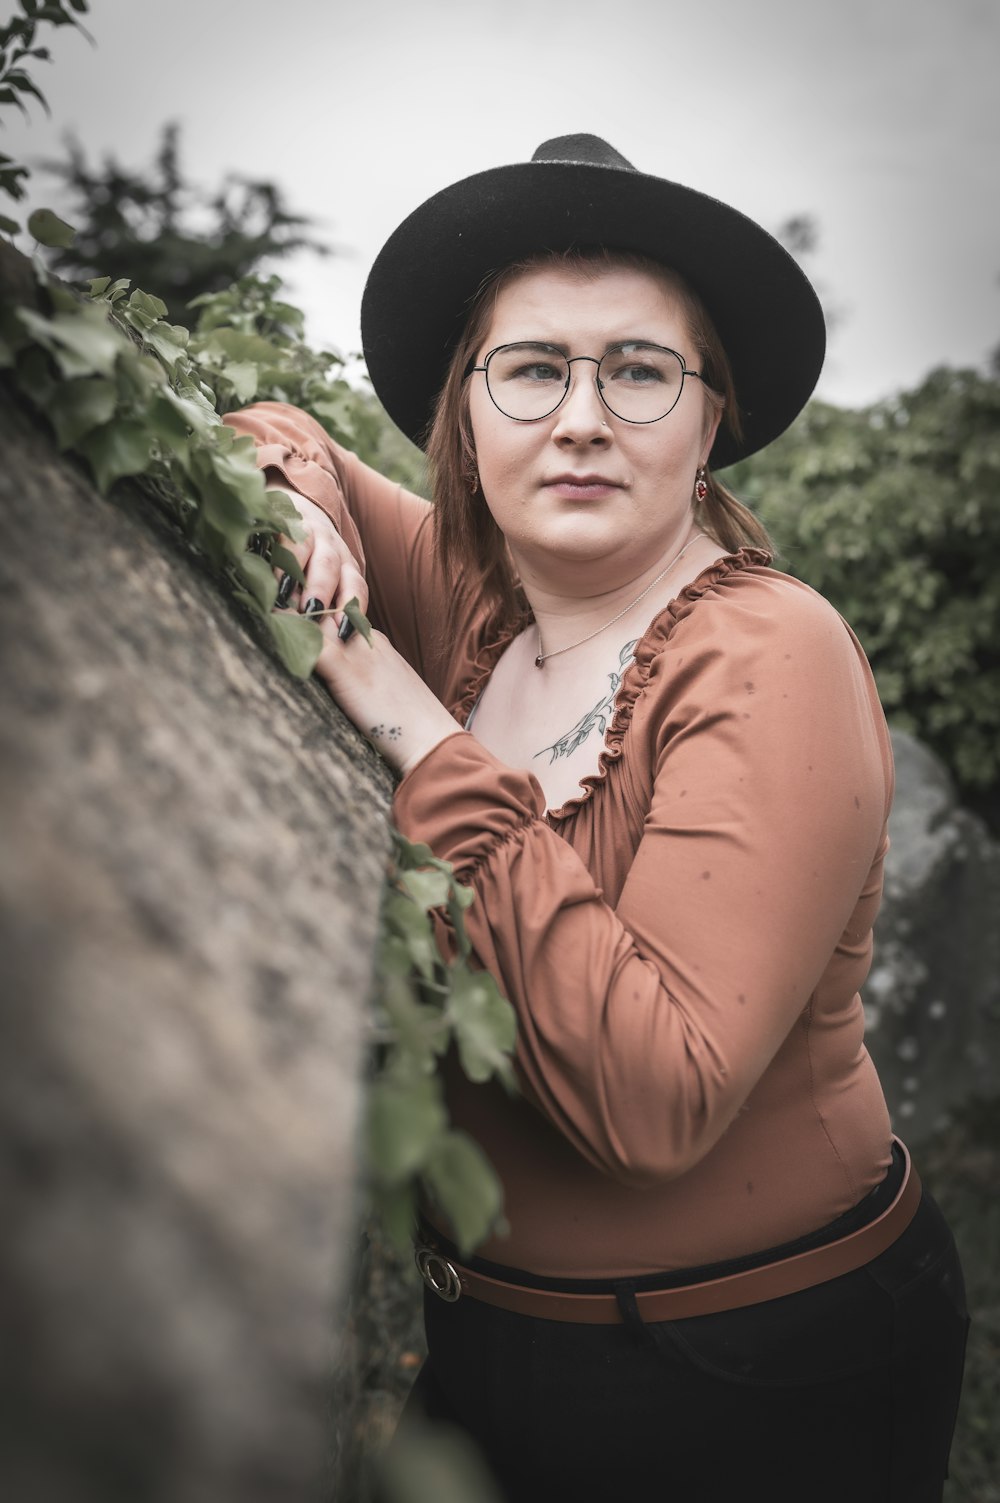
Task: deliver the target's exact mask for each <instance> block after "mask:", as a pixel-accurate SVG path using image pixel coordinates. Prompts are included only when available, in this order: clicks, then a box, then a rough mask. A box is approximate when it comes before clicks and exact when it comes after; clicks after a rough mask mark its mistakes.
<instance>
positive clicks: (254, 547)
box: [247, 532, 264, 553]
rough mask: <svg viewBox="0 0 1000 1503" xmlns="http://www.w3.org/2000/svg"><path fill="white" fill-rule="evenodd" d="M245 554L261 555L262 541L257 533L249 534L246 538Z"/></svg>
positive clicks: (262, 549) (262, 550)
mask: <svg viewBox="0 0 1000 1503" xmlns="http://www.w3.org/2000/svg"><path fill="white" fill-rule="evenodd" d="M247 552H248V553H263V552H264V539H263V538H262V537H261V535H260V533H259V532H252V533H251V534H250V536H249V537H248V538H247Z"/></svg>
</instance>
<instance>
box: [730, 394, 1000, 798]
mask: <svg viewBox="0 0 1000 1503" xmlns="http://www.w3.org/2000/svg"><path fill="white" fill-rule="evenodd" d="M729 483H730V484H731V485H732V487H733V488H734V489H735V491H736V492H737V494H739V495H741V496H743V497H744V499H746V500H747V501H748V502H749V503H750V504H751V505H752V506H753V507H754V509H755V510H756V511H757V512H758V514H759V515H760V517H761V519H762V520H763V521H764V523H765V525H766V526H767V527H768V528H769V530H770V531H771V533H772V536H773V537H774V538H775V540H776V542H777V544H778V547H779V549H780V550H781V557H780V559H779V563H780V565H781V566H782V567H783V568H786V569H787V570H788V572H789V573H791V574H795V575H797V576H798V577H800V578H801V579H804V580H805V581H806V582H807V583H808V584H810V585H812V586H813V587H814V588H815V589H817V590H819V591H820V592H821V594H823V595H825V596H826V597H827V599H828V600H830V601H831V602H832V603H833V604H834V605H835V606H836V607H837V609H838V610H839V611H840V612H841V613H842V614H843V615H844V616H845V617H846V618H847V620H848V621H849V622H850V623H851V625H852V626H853V628H854V630H855V631H856V632H857V633H858V635H859V637H860V638H861V641H862V644H863V645H864V647H865V649H866V651H867V653H868V655H869V657H870V659H871V662H872V666H873V668H874V670H875V675H876V678H877V680H878V686H879V692H880V694H881V696H882V702H883V704H884V705H885V708H886V712H887V714H888V716H889V718H890V720H891V721H893V722H894V723H895V724H897V725H900V726H902V727H904V728H905V729H907V730H911V731H913V732H914V733H915V734H916V735H918V736H919V737H920V738H921V739H922V740H923V741H925V742H927V744H928V745H930V746H931V747H933V748H934V750H935V751H937V753H938V754H939V755H940V756H941V757H942V758H943V760H944V761H945V763H946V764H947V765H948V767H949V768H950V769H951V771H952V773H953V774H954V775H955V777H956V779H957V780H958V782H959V784H960V786H961V787H962V789H963V791H964V792H965V793H966V795H967V796H970V797H971V798H972V799H973V800H974V801H980V802H982V801H983V799H984V797H985V798H986V809H987V812H988V809H989V796H990V794H991V791H992V793H993V794H994V795H995V792H996V789H997V787H998V784H1000V572H998V571H997V567H996V558H997V555H998V551H1000V507H998V505H997V496H998V494H1000V379H998V377H997V375H996V374H992V375H991V374H986V373H982V372H976V371H971V370H950V369H939V370H936V371H934V372H932V373H931V374H930V375H929V376H928V377H927V378H926V379H925V380H924V381H922V382H921V383H920V385H919V386H917V387H916V388H915V389H914V390H913V391H910V392H904V393H901V394H900V395H899V396H897V397H894V398H892V399H891V400H888V401H884V402H879V403H876V404H875V405H873V406H871V407H867V408H864V409H862V410H860V411H846V410H843V409H841V408H837V407H833V406H829V405H828V404H826V403H822V402H813V403H812V404H811V405H810V406H809V407H808V408H807V409H806V411H805V413H804V414H803V415H802V417H801V418H800V419H799V421H798V422H797V423H796V424H795V425H794V427H793V428H792V429H791V430H790V431H789V432H788V433H786V434H785V435H784V436H783V437H782V438H780V439H779V440H778V441H777V442H776V443H774V444H772V445H771V446H770V447H769V448H768V449H766V450H765V451H764V452H763V453H762V454H758V455H755V456H754V457H753V458H752V459H750V460H746V461H744V462H743V463H742V464H740V465H737V466H735V467H734V468H733V470H732V471H731V472H730V477H729Z"/></svg>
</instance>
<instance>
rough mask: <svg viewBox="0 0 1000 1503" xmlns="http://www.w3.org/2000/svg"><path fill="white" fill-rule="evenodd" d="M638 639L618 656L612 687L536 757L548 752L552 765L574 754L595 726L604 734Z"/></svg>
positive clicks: (611, 678)
mask: <svg viewBox="0 0 1000 1503" xmlns="http://www.w3.org/2000/svg"><path fill="white" fill-rule="evenodd" d="M638 641H639V638H638V637H635V638H634V639H633V641H631V642H626V643H625V646H624V647H623V648H622V650H621V653H620V655H619V658H618V672H616V673H609V674H608V682H609V685H610V687H609V689H608V692H607V694H605V696H604V698H603V699H602V700H600V701H599V702H598V703H597V704H596V705H595V706H594V708H593V709H592V710H588V711H587V713H586V715H584V716H583V718H582V719H581V720H578V721H577V723H576V725H575V726H574V727H573V729H572V730H571V731H567V732H566V734H565V736H560V737H559V739H558V741H554V742H553V743H552V745H551V746H543V747H542V750H541V751H540V752H535V756H536V757H542V756H544V755H545V753H546V752H548V753H549V763H550V765H551V763H553V762H554V761H555V760H556V758H557V757H569V756H572V754H573V753H574V752H575V751H576V749H577V747H578V746H582V745H583V743H584V742H585V741H586V739H587V737H588V736H589V735H590V733H591V731H592V730H593V729H594V727H595V726H596V727H597V729H598V731H599V733H600V734H601V735H602V736H603V735H604V732H605V731H606V729H607V725H608V716H609V715H610V714H611V709H612V706H613V705H614V702H615V695H616V694H617V693H618V689H619V685H620V684H621V681H622V676H623V675H624V672H625V669H626V668H627V667H628V665H629V663H630V662H631V661H632V654H633V653H634V652H635V649H636V644H637V643H638Z"/></svg>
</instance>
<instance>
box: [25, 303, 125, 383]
mask: <svg viewBox="0 0 1000 1503" xmlns="http://www.w3.org/2000/svg"><path fill="white" fill-rule="evenodd" d="M17 317H18V318H19V319H20V321H21V323H22V324H23V325H24V327H25V328H26V329H27V330H28V332H29V333H30V334H31V335H32V337H33V338H34V339H35V341H36V342H37V343H38V344H40V345H42V346H43V347H44V348H45V349H47V350H50V351H51V352H52V354H53V355H54V357H55V359H56V363H57V364H58V366H59V369H60V370H61V371H62V373H63V375H64V376H66V377H69V378H70V379H72V378H73V377H74V376H110V375H111V373H112V372H113V370H114V368H115V361H116V360H117V359H118V355H119V353H120V351H121V350H123V349H124V348H126V346H125V345H124V343H123V337H122V335H121V334H119V333H118V332H117V331H116V330H115V329H113V328H112V326H111V325H110V324H109V323H108V320H107V318H106V316H105V314H104V313H103V312H102V310H101V308H100V307H99V306H98V305H97V304H96V303H78V304H76V305H75V307H74V308H73V310H72V311H69V310H66V311H63V312H59V313H56V314H54V315H53V317H52V318H46V317H45V316H44V315H43V314H41V313H36V312H35V310H34V309H33V308H18V310H17Z"/></svg>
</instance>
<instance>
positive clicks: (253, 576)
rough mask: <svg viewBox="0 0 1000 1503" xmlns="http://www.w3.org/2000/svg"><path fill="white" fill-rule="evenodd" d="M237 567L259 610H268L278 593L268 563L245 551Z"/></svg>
mask: <svg viewBox="0 0 1000 1503" xmlns="http://www.w3.org/2000/svg"><path fill="white" fill-rule="evenodd" d="M238 567H239V571H240V574H241V575H242V576H243V578H244V579H245V580H246V583H247V588H248V589H249V591H250V593H251V595H253V597H254V599H255V600H256V601H257V603H258V605H259V606H260V608H261V610H262V611H270V610H271V609H272V607H273V605H274V600H275V596H276V595H277V593H278V581H277V580H276V579H275V577H274V572H273V570H272V569H271V566H270V564H267V563H265V562H264V560H263V559H262V558H260V557H259V556H258V555H257V554H256V553H245V554H244V555H243V557H242V558H241V559H240V561H239V565H238ZM310 671H311V670H310Z"/></svg>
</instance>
